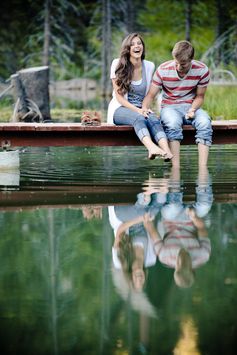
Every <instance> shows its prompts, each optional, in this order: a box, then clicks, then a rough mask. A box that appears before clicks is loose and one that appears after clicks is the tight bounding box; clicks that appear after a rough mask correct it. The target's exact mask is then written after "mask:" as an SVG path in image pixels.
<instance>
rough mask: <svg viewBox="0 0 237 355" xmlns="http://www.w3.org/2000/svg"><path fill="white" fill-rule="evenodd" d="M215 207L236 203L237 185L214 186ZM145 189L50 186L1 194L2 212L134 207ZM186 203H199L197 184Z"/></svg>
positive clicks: (189, 190)
mask: <svg viewBox="0 0 237 355" xmlns="http://www.w3.org/2000/svg"><path fill="white" fill-rule="evenodd" d="M212 189H213V194H214V201H215V203H220V202H221V203H236V202H237V192H236V184H235V183H229V184H225V185H224V186H223V185H222V184H221V183H215V184H213V185H212ZM141 191H142V185H139V184H137V185H124V186H122V185H119V186H118V185H111V186H109V185H98V186H91V185H83V186H48V187H47V188H46V187H44V190H43V191H42V190H35V187H33V186H27V190H21V191H19V190H18V191H13V190H11V191H6V190H5V191H0V211H1V210H4V211H6V210H24V209H37V208H80V207H81V206H83V205H95V206H96V205H99V206H108V205H118V204H134V203H135V202H136V200H137V194H138V193H140V192H141ZM184 201H185V202H194V201H195V184H192V185H190V186H189V187H188V189H187V191H186V192H185V195H184Z"/></svg>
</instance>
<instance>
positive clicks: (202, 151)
mask: <svg viewBox="0 0 237 355" xmlns="http://www.w3.org/2000/svg"><path fill="white" fill-rule="evenodd" d="M208 155H209V146H207V145H205V144H202V143H198V165H199V166H206V165H207V161H208Z"/></svg>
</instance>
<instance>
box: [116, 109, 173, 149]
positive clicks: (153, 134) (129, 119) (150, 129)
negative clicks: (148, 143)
mask: <svg viewBox="0 0 237 355" xmlns="http://www.w3.org/2000/svg"><path fill="white" fill-rule="evenodd" d="M114 123H115V124H116V125H131V126H133V127H134V130H135V132H136V134H137V136H138V138H139V139H140V141H142V140H143V138H144V137H147V136H148V137H150V138H152V139H153V140H154V141H155V142H156V143H158V142H159V140H160V139H161V138H166V134H165V132H164V129H163V127H162V125H161V122H160V119H159V118H158V117H157V116H156V115H155V114H149V117H148V118H146V117H144V116H143V115H140V114H139V113H136V112H134V111H132V110H130V109H129V108H126V107H123V106H120V107H119V108H117V110H116V111H115V112H114Z"/></svg>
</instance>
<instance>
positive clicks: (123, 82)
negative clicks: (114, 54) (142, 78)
mask: <svg viewBox="0 0 237 355" xmlns="http://www.w3.org/2000/svg"><path fill="white" fill-rule="evenodd" d="M135 37H138V38H140V40H141V42H142V45H143V52H142V56H141V59H142V60H143V59H144V58H145V43H144V41H143V39H142V37H141V35H140V34H139V33H131V34H129V35H128V36H127V37H126V38H125V39H124V40H123V42H122V46H121V51H120V58H119V63H118V66H117V69H116V70H115V74H116V81H115V82H116V84H117V85H118V87H119V90H118V92H119V94H120V95H124V94H126V93H127V92H128V90H129V87H130V84H131V81H132V76H133V71H134V66H133V64H132V63H131V62H130V48H131V44H132V40H133V38H135Z"/></svg>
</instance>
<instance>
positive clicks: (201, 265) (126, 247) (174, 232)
mask: <svg viewBox="0 0 237 355" xmlns="http://www.w3.org/2000/svg"><path fill="white" fill-rule="evenodd" d="M181 157H182V165H181V169H180V171H178V170H174V169H172V168H171V165H169V164H165V163H164V162H163V161H162V160H159V159H157V160H155V161H148V160H147V159H146V156H145V152H144V150H143V149H142V147H138V148H126V147H125V148H116V147H113V148H47V149H46V148H45V149H42V148H32V149H28V148H27V149H22V150H21V151H20V167H19V169H18V173H19V179H18V180H17V181H18V182H17V183H13V184H9V185H8V184H6V183H4V182H1V184H2V186H1V191H0V196H1V200H0V201H1V202H0V223H1V241H0V258H1V273H0V289H1V293H0V309H1V321H0V336H1V351H2V353H3V354H12V353H15V354H18V353H23V354H55V355H57V354H106V355H107V354H115V353H118V354H122V353H126V354H164V355H166V354H172V353H173V354H184V353H185V352H189V353H190V354H213V355H214V354H215V355H216V354H234V350H233V349H234V348H235V343H236V340H235V339H236V336H235V334H236V331H237V321H236V317H235V312H233V309H234V307H235V299H236V297H237V278H236V275H237V259H236V252H237V250H236V248H237V239H236V230H237V228H236V220H237V218H236V217H237V216H236V215H237V194H236V171H237V170H236V167H237V166H236V147H234V146H225V147H223V146H218V147H213V148H212V151H211V156H210V161H209V168H208V170H207V169H203V170H199V171H198V169H197V152H196V149H195V147H191V148H190V147H183V148H182V156H181ZM15 173H16V172H15ZM0 174H1V173H0ZM42 339H44V340H43V341H42Z"/></svg>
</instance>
